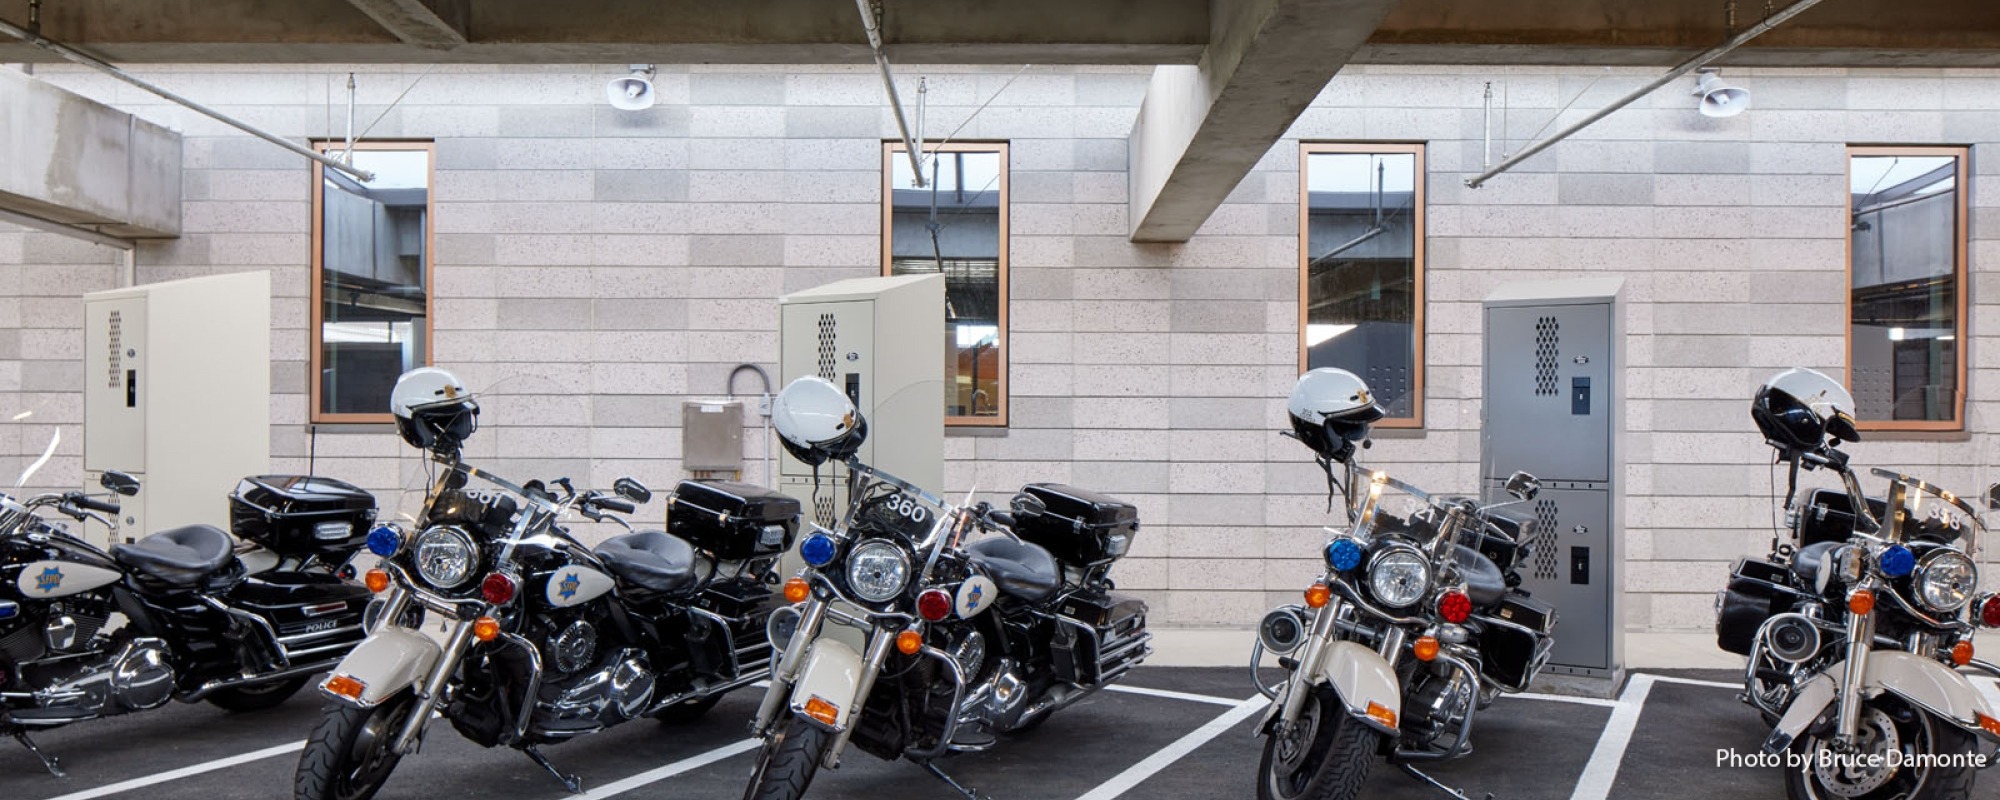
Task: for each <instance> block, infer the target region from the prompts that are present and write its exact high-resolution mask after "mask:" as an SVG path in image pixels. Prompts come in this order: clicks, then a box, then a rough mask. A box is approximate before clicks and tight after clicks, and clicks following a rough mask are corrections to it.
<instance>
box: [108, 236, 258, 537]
mask: <svg viewBox="0 0 2000 800" xmlns="http://www.w3.org/2000/svg"><path fill="white" fill-rule="evenodd" d="M83 299H84V373H83V374H84V386H83V468H84V472H85V477H86V479H87V480H88V481H89V483H88V485H87V487H86V488H88V489H90V490H92V491H97V488H96V487H97V477H98V476H99V475H100V474H102V473H103V472H104V471H105V470H113V469H115V470H122V471H125V472H129V473H132V474H133V475H135V476H137V477H138V478H139V480H140V487H141V488H140V490H139V494H138V495H137V496H136V497H128V498H124V499H123V500H122V501H121V504H122V505H123V511H122V513H120V514H119V527H120V529H119V532H118V533H119V538H120V540H121V541H129V540H134V539H137V538H139V537H141V536H144V535H146V534H148V533H152V532H154V531H158V530H161V529H164V528H169V527H174V526H177V525H187V524H192V523H197V522H200V523H207V524H210V525H215V526H218V527H222V528H225V529H226V528H228V526H229V505H228V496H229V492H230V490H231V489H233V488H235V486H236V482H237V481H238V480H240V479H242V478H243V477H244V476H246V475H261V474H264V473H266V472H268V471H270V460H271V276H270V273H267V272H263V271H256V272H243V273H235V274H230V275H218V276H213V277H206V278H191V279H188V280H180V281H170V282H166V283H153V284H146V285H143V286H134V287H129V288H124V289H113V290H110V291H105V292H96V293H93V294H88V295H84V298H83ZM106 533H107V532H106V531H104V530H103V529H101V528H98V527H97V526H91V529H90V530H89V531H87V535H88V536H89V537H90V538H91V539H93V540H94V541H97V542H99V543H104V542H105V541H106Z"/></svg>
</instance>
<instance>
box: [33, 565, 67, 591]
mask: <svg viewBox="0 0 2000 800" xmlns="http://www.w3.org/2000/svg"><path fill="white" fill-rule="evenodd" d="M62 579H63V574H62V568H61V567H45V568H43V569H42V574H40V575H36V576H35V591H38V592H41V593H43V594H48V593H50V592H53V591H55V590H57V589H60V588H62Z"/></svg>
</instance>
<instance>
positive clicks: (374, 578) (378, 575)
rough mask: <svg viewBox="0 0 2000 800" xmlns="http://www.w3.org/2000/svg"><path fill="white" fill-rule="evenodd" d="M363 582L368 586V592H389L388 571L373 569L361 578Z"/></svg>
mask: <svg viewBox="0 0 2000 800" xmlns="http://www.w3.org/2000/svg"><path fill="white" fill-rule="evenodd" d="M361 582H362V583H363V584H365V585H367V586H368V591H371V592H374V593H376V594H381V593H383V592H386V591H389V572H388V571H387V570H380V569H371V570H369V571H368V574H366V575H363V576H361Z"/></svg>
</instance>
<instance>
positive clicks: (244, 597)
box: [229, 572, 373, 664]
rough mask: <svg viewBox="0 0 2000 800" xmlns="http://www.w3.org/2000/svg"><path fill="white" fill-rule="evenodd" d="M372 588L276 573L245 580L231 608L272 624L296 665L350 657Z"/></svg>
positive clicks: (305, 574)
mask: <svg viewBox="0 0 2000 800" xmlns="http://www.w3.org/2000/svg"><path fill="white" fill-rule="evenodd" d="M372 596H373V595H371V594H369V592H368V589H367V588H366V587H362V586H356V585H354V584H351V583H347V582H345V581H342V580H340V579H339V578H335V577H334V576H332V575H326V574H321V573H316V572H273V573H268V574H264V575H259V576H256V577H253V578H250V579H249V580H246V581H244V582H243V583H242V584H241V585H239V586H237V587H236V589H235V590H234V591H232V592H230V594H229V605H230V606H231V607H233V608H236V609H237V610H239V611H248V612H250V613H252V614H256V615H257V616H259V617H262V618H263V619H264V620H265V621H267V622H269V623H271V628H272V630H274V631H276V632H277V634H278V642H279V644H281V645H283V646H284V648H285V654H286V656H287V657H288V658H290V659H291V661H292V663H294V664H303V663H309V662H312V661H316V660H319V659H324V658H336V657H339V656H342V655H346V653H347V651H348V650H349V649H352V648H353V647H354V645H356V644H358V643H359V642H360V641H361V639H362V636H363V635H364V634H365V631H363V630H362V628H361V615H362V611H363V610H364V609H366V608H367V607H368V600H369V598H371V597H372Z"/></svg>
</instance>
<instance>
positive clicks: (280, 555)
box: [0, 472, 375, 777]
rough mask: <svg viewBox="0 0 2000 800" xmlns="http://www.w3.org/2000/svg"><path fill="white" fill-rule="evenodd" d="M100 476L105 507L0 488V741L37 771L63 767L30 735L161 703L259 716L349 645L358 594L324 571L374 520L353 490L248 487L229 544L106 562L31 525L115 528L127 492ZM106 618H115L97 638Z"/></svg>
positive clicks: (54, 531) (366, 500)
mask: <svg viewBox="0 0 2000 800" xmlns="http://www.w3.org/2000/svg"><path fill="white" fill-rule="evenodd" d="M24 478H25V476H24ZM101 482H102V484H103V486H104V487H105V488H106V489H109V490H111V492H112V493H113V494H112V495H111V498H112V499H100V498H98V497H92V496H88V495H85V494H84V493H83V492H65V493H57V494H43V495H37V496H34V497H30V498H27V499H25V500H21V499H16V498H14V497H9V496H6V495H0V734H5V735H10V736H13V737H14V738H15V739H16V740H18V741H20V742H21V744H22V745H23V746H26V747H27V748H28V749H29V750H30V751H31V752H33V753H34V754H35V755H36V757H38V758H40V759H41V760H42V763H43V765H44V766H46V767H47V768H48V770H49V772H51V773H53V774H55V775H57V776H59V777H60V776H61V775H62V774H63V772H62V769H61V768H60V766H59V765H58V764H57V760H56V759H55V758H54V757H51V756H48V755H46V754H44V753H42V751H41V750H40V749H39V748H37V747H36V746H35V745H34V743H33V742H32V741H31V740H30V739H29V738H28V737H29V733H30V732H31V731H35V730H40V729H46V728H53V727H57V726H61V725H67V724H70V723H72V722H81V721H84V720H90V719H97V718H99V717H109V716H115V715H118V714H124V713H128V712H132V711H142V710H146V709H150V708H155V707H158V706H160V705H163V704H165V703H166V702H167V701H169V700H180V701H183V702H190V703H191V702H197V701H206V702H209V703H211V704H214V705H216V706H219V707H221V708H224V709H227V710H230V711H253V710H259V709H264V708H270V707H272V706H275V705H277V704H279V703H282V702H284V701H285V700H286V699H287V698H289V697H291V696H292V695H293V694H294V693H296V692H297V691H298V690H299V689H300V688H301V687H303V686H304V685H305V683H306V681H307V680H308V679H309V677H310V676H311V675H313V674H314V673H317V672H322V671H325V670H326V669H328V668H329V667H332V666H333V665H334V664H335V663H337V662H338V661H339V659H340V657H341V656H343V655H345V654H346V653H347V651H348V650H349V649H351V648H352V647H353V646H354V645H355V643H357V642H359V641H361V636H362V627H361V619H362V614H363V610H364V608H365V607H366V606H367V604H368V598H369V595H368V591H367V590H366V589H364V588H362V587H360V586H357V585H354V584H352V583H349V582H347V581H344V580H342V579H341V578H340V577H339V575H338V574H337V572H338V569H339V568H338V567H337V566H335V565H336V564H339V563H343V562H344V560H345V555H346V554H352V553H354V552H355V551H357V550H358V549H359V547H360V543H361V541H362V539H363V537H364V536H365V535H366V531H367V529H368V524H369V523H370V522H371V521H372V519H373V517H374V513H375V508H374V501H373V498H371V497H370V496H369V495H367V494H366V493H365V492H362V491H360V490H359V489H355V488H354V487H352V486H348V485H347V484H344V483H340V482H339V481H332V480H329V479H325V478H306V477H280V476H266V477H260V478H252V479H248V480H246V481H245V482H244V483H243V484H241V485H240V486H239V488H238V491H237V493H236V494H235V495H233V496H232V498H231V504H232V508H233V517H232V527H233V528H235V530H236V532H237V534H238V535H239V536H241V537H242V541H241V542H239V540H238V539H235V538H232V537H231V536H230V535H229V534H228V533H225V532H224V531H223V530H222V529H220V528H216V527H213V526H210V525H187V526H182V527H178V528H171V529H168V530H164V531H159V532H157V533H154V534H152V535H150V536H147V537H145V538H143V539H141V540H139V541H138V542H137V543H135V544H120V545H116V546H113V547H112V548H111V549H110V552H108V553H107V552H106V551H104V550H102V549H99V548H98V547H96V546H94V545H92V544H90V543H89V542H86V541H84V540H83V539H82V538H79V537H78V536H76V535H73V534H72V533H70V532H69V531H68V530H67V529H66V527H65V526H63V525H60V524H58V523H55V522H52V521H50V520H49V519H48V518H46V517H44V514H47V513H49V512H53V513H55V514H60V515H62V516H65V517H68V518H70V519H72V520H75V521H77V522H78V523H82V522H84V521H86V520H90V521H95V522H98V523H100V524H103V525H105V526H106V527H107V528H110V529H112V530H114V531H115V530H116V527H117V526H116V525H115V523H114V522H113V521H112V519H111V518H110V517H115V516H116V515H117V513H118V509H119V506H118V503H117V502H116V496H118V495H124V496H131V495H133V494H136V493H138V491H139V483H138V481H137V480H135V479H133V478H132V477H131V476H129V475H125V474H122V473H118V472H107V473H104V476H103V479H102V481H101ZM106 515H110V516H106ZM114 613H118V614H123V615H124V617H125V618H126V620H127V621H126V623H125V624H124V625H122V626H118V627H116V629H115V630H112V631H110V632H106V627H107V626H106V623H107V622H109V621H110V620H111V617H112V614H114Z"/></svg>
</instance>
